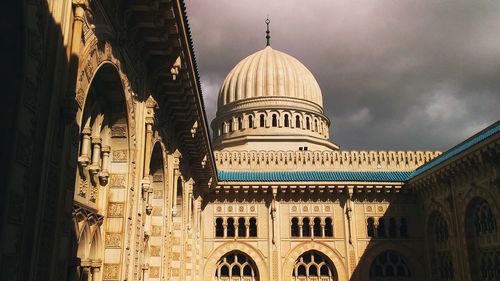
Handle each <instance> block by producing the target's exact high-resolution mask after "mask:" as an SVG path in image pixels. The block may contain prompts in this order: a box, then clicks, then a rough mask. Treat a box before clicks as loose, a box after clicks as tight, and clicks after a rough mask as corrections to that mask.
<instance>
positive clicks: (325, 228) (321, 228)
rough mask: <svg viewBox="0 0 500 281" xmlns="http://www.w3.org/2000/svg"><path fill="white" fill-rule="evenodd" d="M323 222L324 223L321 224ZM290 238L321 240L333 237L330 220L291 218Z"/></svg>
mask: <svg viewBox="0 0 500 281" xmlns="http://www.w3.org/2000/svg"><path fill="white" fill-rule="evenodd" d="M323 222H324V223H323ZM290 236H291V237H311V236H314V238H323V237H333V225H332V218H331V217H327V218H324V221H323V220H322V218H320V217H315V218H308V217H305V218H297V217H293V218H292V219H291V222H290Z"/></svg>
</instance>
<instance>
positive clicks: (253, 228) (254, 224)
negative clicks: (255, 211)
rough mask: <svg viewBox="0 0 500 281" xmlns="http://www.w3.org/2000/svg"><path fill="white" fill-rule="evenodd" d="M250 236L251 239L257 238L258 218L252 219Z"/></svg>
mask: <svg viewBox="0 0 500 281" xmlns="http://www.w3.org/2000/svg"><path fill="white" fill-rule="evenodd" d="M249 235H250V237H257V219H256V218H250V230H249Z"/></svg>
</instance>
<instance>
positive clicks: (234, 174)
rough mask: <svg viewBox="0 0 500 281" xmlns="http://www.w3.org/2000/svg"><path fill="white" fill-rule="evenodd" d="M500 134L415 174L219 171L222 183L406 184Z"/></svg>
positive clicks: (477, 138)
mask: <svg viewBox="0 0 500 281" xmlns="http://www.w3.org/2000/svg"><path fill="white" fill-rule="evenodd" d="M498 132H500V121H499V122H496V123H495V124H493V125H491V126H490V127H488V128H486V129H484V130H482V131H481V132H479V133H477V134H475V135H474V136H472V137H470V138H469V139H467V140H465V141H464V142H462V143H461V144H459V145H457V146H455V147H453V148H451V149H450V150H448V151H446V152H444V153H443V154H441V155H440V156H438V157H436V158H435V159H433V160H432V161H430V162H428V163H426V164H424V165H422V166H420V167H419V168H417V169H416V170H415V171H409V172H402V171H276V172H270V171H218V172H217V174H218V177H219V180H220V181H240V182H252V181H255V182H266V181H267V182H293V181H299V182H300V181H302V182H304V181H358V182H403V181H407V180H410V179H412V178H414V177H416V176H418V175H420V174H422V173H424V172H425V171H428V170H430V169H432V168H434V167H436V166H438V165H439V164H441V163H443V162H445V161H446V160H448V159H450V158H452V157H454V156H456V155H458V154H460V153H462V152H464V151H465V150H467V149H469V148H471V147H472V146H474V145H476V144H478V143H480V142H481V141H483V140H485V139H487V138H489V137H491V136H493V135H495V134H497V133H498Z"/></svg>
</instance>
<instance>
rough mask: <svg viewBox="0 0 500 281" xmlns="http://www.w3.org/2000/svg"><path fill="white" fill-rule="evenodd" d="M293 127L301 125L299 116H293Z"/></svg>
mask: <svg viewBox="0 0 500 281" xmlns="http://www.w3.org/2000/svg"><path fill="white" fill-rule="evenodd" d="M295 128H302V126H301V121H300V116H298V115H297V116H295Z"/></svg>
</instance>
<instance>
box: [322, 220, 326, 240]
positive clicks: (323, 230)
mask: <svg viewBox="0 0 500 281" xmlns="http://www.w3.org/2000/svg"><path fill="white" fill-rule="evenodd" d="M325 225H326V223H325V218H321V237H325Z"/></svg>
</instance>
